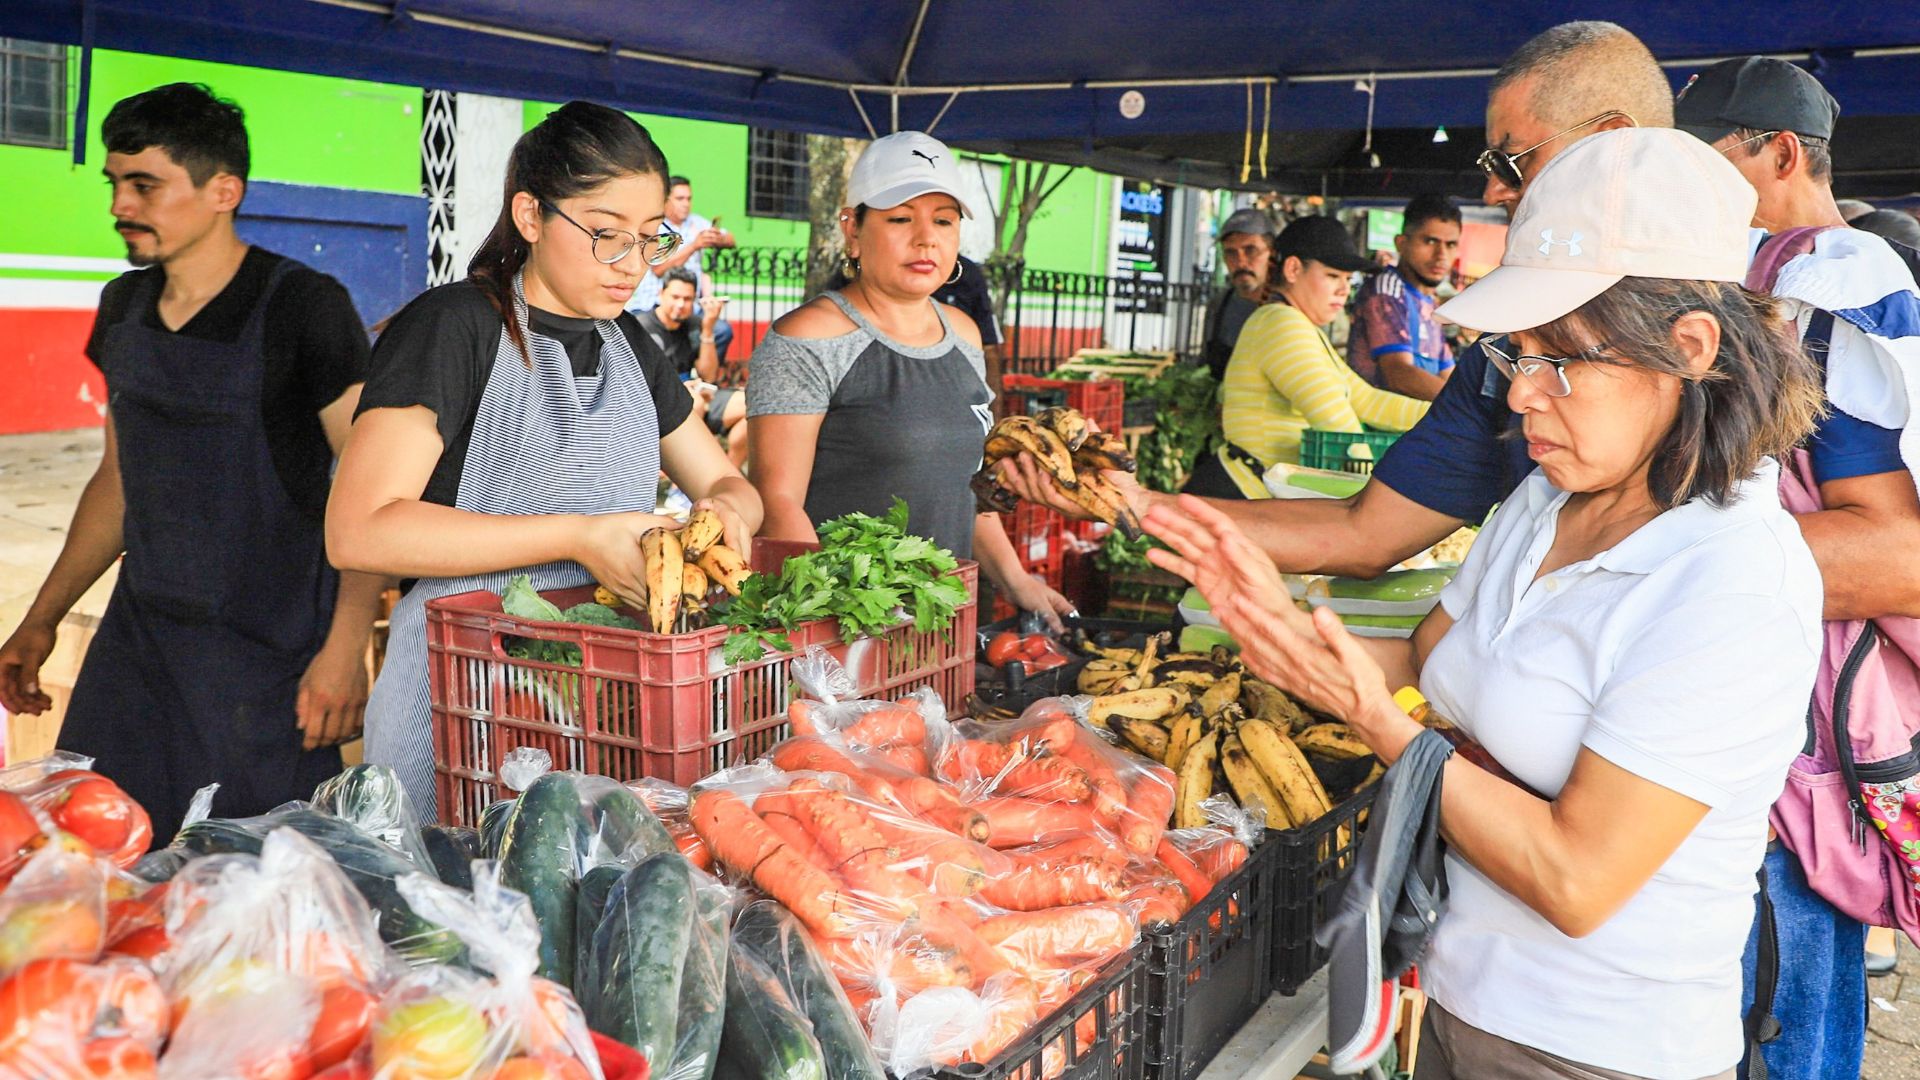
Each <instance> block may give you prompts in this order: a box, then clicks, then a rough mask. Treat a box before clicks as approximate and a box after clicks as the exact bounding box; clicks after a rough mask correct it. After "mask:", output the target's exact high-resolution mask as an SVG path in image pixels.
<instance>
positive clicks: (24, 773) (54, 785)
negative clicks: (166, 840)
mask: <svg viewBox="0 0 1920 1080" xmlns="http://www.w3.org/2000/svg"><path fill="white" fill-rule="evenodd" d="M92 764H93V759H92V758H88V757H83V756H81V755H79V754H72V753H68V752H66V751H64V750H63V751H56V752H54V753H52V754H49V755H48V756H46V757H43V758H35V759H33V760H31V761H24V762H21V763H19V764H17V765H13V766H11V767H9V768H7V769H4V770H0V790H3V791H6V792H8V793H10V794H11V795H13V796H17V797H19V798H20V799H22V800H24V801H25V802H26V803H27V804H28V805H29V806H31V807H32V808H33V809H34V810H35V811H36V812H37V814H36V816H37V818H38V819H39V824H40V826H41V828H42V830H43V831H48V830H52V829H58V830H61V831H63V832H66V833H68V834H71V835H72V836H75V837H77V838H79V839H80V840H82V841H84V842H85V843H86V844H87V846H88V847H91V848H92V849H93V850H94V851H97V852H99V853H100V855H101V856H102V857H103V858H106V859H109V860H111V861H112V862H113V864H114V865H115V866H118V867H120V868H121V869H126V868H128V867H131V866H133V865H134V864H135V863H136V862H138V861H139V860H140V857H141V856H143V855H145V854H146V853H147V849H148V848H149V847H151V846H152V845H153V823H152V822H151V821H150V820H149V819H148V817H147V811H146V809H145V808H144V807H142V806H141V805H140V804H139V803H137V802H135V801H133V798H132V797H131V796H129V795H128V794H127V793H126V792H124V791H122V790H121V789H120V786H119V785H118V784H115V783H114V782H113V781H112V780H109V779H107V778H106V777H104V776H101V775H100V774H99V773H97V772H94V771H92ZM3 816H4V815H0V817H3ZM15 817H16V823H17V825H18V827H19V829H20V830H22V831H24V830H25V828H26V827H27V824H26V822H25V821H21V820H18V816H17V815H16V816H15ZM15 850H17V845H16V846H15Z"/></svg>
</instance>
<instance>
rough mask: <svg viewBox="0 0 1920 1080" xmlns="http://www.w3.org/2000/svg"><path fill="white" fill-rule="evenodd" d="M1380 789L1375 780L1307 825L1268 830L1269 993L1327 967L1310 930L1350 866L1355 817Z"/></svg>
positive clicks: (1356, 846) (1355, 844)
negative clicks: (1270, 903)
mask: <svg viewBox="0 0 1920 1080" xmlns="http://www.w3.org/2000/svg"><path fill="white" fill-rule="evenodd" d="M1379 790H1380V785H1379V784H1377V783H1374V784H1368V785H1367V786H1366V787H1365V788H1362V789H1361V790H1360V791H1358V792H1355V793H1354V794H1352V795H1349V796H1348V797H1347V798H1346V800H1345V801H1343V802H1342V803H1341V804H1340V805H1338V806H1336V807H1334V808H1333V810H1332V811H1331V812H1329V813H1328V814H1327V815H1326V816H1325V817H1323V818H1321V819H1320V820H1319V821H1316V822H1314V823H1313V824H1311V825H1303V826H1301V827H1300V828H1297V829H1288V830H1286V831H1285V832H1271V831H1270V832H1268V833H1267V842H1266V843H1265V844H1263V845H1261V846H1262V847H1266V848H1273V849H1274V852H1273V856H1274V858H1273V862H1272V863H1271V864H1270V866H1271V868H1272V874H1273V893H1272V896H1273V982H1272V989H1273V992H1275V993H1280V994H1292V993H1294V992H1295V991H1297V990H1299V989H1300V987H1301V986H1302V985H1303V984H1305V983H1306V981H1307V980H1308V979H1310V978H1312V977H1313V973H1314V972H1316V971H1319V970H1320V969H1321V968H1322V967H1323V966H1325V965H1326V962H1327V950H1325V949H1323V948H1321V947H1320V946H1319V944H1317V943H1316V942H1315V941H1314V940H1313V932H1314V930H1315V929H1316V928H1317V927H1318V926H1319V925H1320V923H1321V921H1322V920H1323V919H1325V918H1326V914H1327V905H1328V904H1329V902H1331V901H1332V899H1333V897H1334V896H1335V895H1336V894H1337V893H1338V892H1339V887H1340V883H1341V882H1342V881H1345V880H1346V877H1347V874H1349V873H1350V872H1352V870H1353V863H1354V859H1355V858H1356V857H1357V856H1358V855H1359V853H1360V833H1361V820H1360V818H1361V815H1362V814H1363V813H1364V812H1365V811H1366V809H1367V808H1368V807H1370V806H1372V805H1373V796H1374V793H1375V792H1377V791H1379Z"/></svg>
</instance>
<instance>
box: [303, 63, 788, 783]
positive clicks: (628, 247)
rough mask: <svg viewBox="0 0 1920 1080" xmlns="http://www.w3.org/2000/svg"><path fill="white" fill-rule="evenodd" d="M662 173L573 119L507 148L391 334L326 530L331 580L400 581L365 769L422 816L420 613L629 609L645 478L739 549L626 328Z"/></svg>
mask: <svg viewBox="0 0 1920 1080" xmlns="http://www.w3.org/2000/svg"><path fill="white" fill-rule="evenodd" d="M666 179H667V162H666V159H665V157H664V156H663V155H662V154H661V152H660V150H659V148H658V147H657V146H655V145H654V142H653V140H652V138H650V137H649V136H648V134H647V131H646V129H645V128H643V127H641V126H640V125H639V124H637V123H635V122H634V121H633V119H632V118H630V117H628V116H627V115H626V114H625V113H622V112H619V111H617V110H614V109H610V108H606V107H604V106H601V105H594V104H591V103H588V102H584V101H575V102H570V103H568V104H567V105H564V106H562V107H561V108H560V109H558V110H557V111H555V112H554V113H553V114H551V115H550V116H548V117H547V118H546V119H545V120H543V121H541V122H540V123H539V124H538V125H537V126H535V127H534V128H533V129H532V130H531V131H528V132H527V133H526V134H525V135H523V136H521V138H520V141H519V142H518V143H516V144H515V145H514V148H513V154H512V157H511V158H510V159H509V161H508V164H507V182H506V190H505V195H504V199H503V201H502V205H501V207H500V216H499V218H498V220H496V221H495V223H494V226H493V231H492V232H491V233H490V234H488V236H487V239H486V242H485V243H484V244H483V245H482V246H481V248H480V250H479V251H478V252H477V253H476V254H475V255H474V257H473V261H472V263H471V264H470V265H469V267H468V273H467V277H466V278H465V279H464V280H462V281H458V282H455V283H453V284H451V285H443V286H440V287H439V288H435V289H430V290H428V291H427V292H425V293H423V294H421V295H420V296H419V297H417V298H415V299H414V301H413V302H412V303H410V304H408V305H407V306H406V308H405V309H403V310H402V311H401V312H400V313H399V314H398V315H396V316H394V318H393V319H392V321H391V323H390V324H389V325H388V326H387V328H386V330H385V331H384V332H383V333H382V334H381V335H380V340H379V341H378V343H377V344H376V345H375V347H374V351H373V372H372V374H371V376H370V377H369V378H368V380H367V389H366V392H364V393H363V394H362V395H361V398H360V413H359V417H358V419H357V420H356V421H355V424H354V429H353V436H352V438H351V440H350V441H349V443H348V445H347V449H346V452H345V454H344V455H343V456H342V458H341V462H340V472H339V475H338V477H337V478H336V479H335V481H334V487H333V498H332V502H331V503H330V505H329V506H328V510H327V547H328V555H329V557H330V558H331V559H332V560H333V562H334V563H335V564H336V565H338V566H342V567H348V568H352V569H356V570H366V571H371V572H374V573H381V574H389V575H392V576H394V577H397V578H401V579H405V580H407V581H409V582H410V585H409V586H408V588H407V590H406V594H405V597H404V598H403V599H402V601H401V603H400V606H399V608H398V609H397V610H396V611H395V612H394V615H393V620H392V623H391V630H390V637H389V641H388V646H387V659H386V666H385V668H384V669H383V670H382V672H381V674H380V679H379V681H378V682H377V683H376V684H375V685H374V688H373V695H372V698H371V700H370V701H369V702H368V706H367V724H366V730H367V759H368V760H369V761H371V762H376V763H380V764H386V765H391V766H393V767H394V768H395V769H396V770H397V771H398V772H399V775H400V777H401V780H402V781H403V782H404V783H405V785H406V788H407V791H408V793H409V794H410V795H411V796H412V797H413V799H414V801H415V803H416V804H417V805H418V806H419V807H420V809H421V812H422V813H423V814H425V815H426V816H427V817H428V819H429V820H431V819H432V817H433V814H434V784H433V751H432V742H431V735H430V729H429V719H428V703H427V652H426V642H425V610H424V609H425V604H426V602H427V601H428V600H430V599H433V598H436V597H441V596H447V595H451V594H455V593H461V592H469V591H472V590H475V589H490V590H493V591H495V592H498V591H500V590H501V589H503V588H504V587H505V586H506V585H507V584H508V583H509V582H510V581H512V579H513V578H514V577H515V576H517V575H520V574H528V575H530V576H531V577H532V579H533V584H534V587H535V588H538V589H556V588H564V587H567V586H572V585H581V584H585V583H587V582H589V581H598V582H600V583H602V584H604V585H606V586H607V587H608V588H610V589H612V590H613V591H614V592H616V593H618V594H619V595H620V596H622V597H623V598H625V599H627V600H628V601H629V602H636V601H641V600H642V598H643V597H644V595H645V592H644V585H643V581H644V578H645V567H644V564H643V560H642V558H641V555H640V544H639V540H640V536H641V534H642V533H644V532H646V531H647V530H648V529H650V528H653V527H655V526H663V525H671V524H673V523H672V521H671V519H668V518H665V517H662V516H659V515H657V514H655V513H654V500H655V498H656V496H657V494H658V491H659V479H660V473H661V472H662V471H663V470H664V471H665V472H666V474H667V476H668V477H669V478H670V479H672V480H673V482H674V483H675V484H677V485H678V486H679V487H680V488H681V490H683V491H685V492H686V493H687V494H688V495H690V496H692V497H693V498H695V499H696V500H698V502H697V503H696V504H695V505H696V506H705V507H711V508H712V509H714V510H715V511H716V512H717V513H719V515H720V517H721V519H722V520H723V521H724V522H725V523H726V532H727V542H728V543H729V544H730V545H733V546H736V547H738V549H739V550H740V551H742V552H745V551H746V550H747V544H748V543H749V538H750V537H751V536H752V535H753V533H754V532H755V531H756V530H757V529H758V528H759V526H760V516H761V508H760V497H759V495H758V494H757V493H756V492H755V491H754V489H753V487H752V485H750V484H748V483H747V482H746V480H745V479H743V478H742V477H741V475H740V472H739V470H738V469H736V468H735V467H734V466H733V464H732V463H731V462H729V461H728V460H727V455H726V452H725V451H724V450H722V449H721V448H720V444H719V443H718V442H716V441H715V440H714V438H713V436H712V434H710V433H709V432H708V431H707V426H706V424H705V423H704V422H703V421H702V420H701V418H699V417H696V416H693V415H692V413H693V401H692V398H691V396H690V395H689V394H688V393H687V391H686V389H685V387H684V386H683V385H682V383H681V382H680V379H679V376H678V374H677V373H676V372H675V371H674V368H673V365H672V363H671V362H670V361H669V360H668V359H667V358H666V356H665V355H664V354H662V353H661V352H660V351H659V350H658V349H657V348H656V347H655V346H654V345H653V344H652V342H651V341H650V340H649V339H648V338H647V336H646V334H645V332H644V331H643V330H642V329H641V328H640V326H639V325H638V323H637V322H636V321H635V319H634V317H633V316H632V315H630V314H627V313H626V312H625V311H624V308H625V306H626V304H627V300H628V298H630V297H631V296H632V295H633V291H634V287H635V285H636V284H637V283H638V281H639V279H640V277H641V275H643V274H645V273H646V272H647V266H648V265H649V264H652V263H658V262H659V261H660V260H662V259H664V258H665V257H666V256H667V254H668V253H669V252H670V251H672V249H673V247H674V246H675V245H676V244H677V243H678V241H679V237H678V236H676V235H675V234H674V233H673V232H672V231H671V230H669V229H668V228H667V227H666V225H665V206H666Z"/></svg>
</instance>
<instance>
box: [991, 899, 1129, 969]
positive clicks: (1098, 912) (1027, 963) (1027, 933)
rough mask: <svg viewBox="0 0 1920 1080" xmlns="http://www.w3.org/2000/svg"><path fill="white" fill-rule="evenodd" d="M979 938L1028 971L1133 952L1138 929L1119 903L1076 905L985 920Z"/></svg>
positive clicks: (1012, 913) (1010, 914)
mask: <svg viewBox="0 0 1920 1080" xmlns="http://www.w3.org/2000/svg"><path fill="white" fill-rule="evenodd" d="M978 933H979V935H980V939H981V940H982V941H985V942H986V943H987V944H989V945H992V946H995V947H996V948H998V949H1000V951H1001V952H1003V953H1005V954H1007V955H1008V956H1009V958H1016V957H1017V958H1018V959H1019V960H1020V961H1022V966H1023V967H1027V968H1036V967H1037V968H1046V967H1057V966H1059V965H1060V964H1062V963H1078V962H1082V961H1088V960H1100V959H1104V958H1106V957H1109V956H1115V955H1117V954H1119V953H1123V952H1125V951H1127V950H1128V949H1130V948H1132V947H1133V943H1134V941H1135V940H1136V939H1137V937H1138V928H1137V927H1136V926H1135V923H1134V920H1133V916H1132V915H1131V914H1129V913H1128V911H1127V909H1126V908H1125V907H1122V906H1121V905H1119V904H1076V905H1073V906H1071V907H1057V908H1051V909H1049V910H1046V911H1020V912H1011V913H1009V914H1006V915H996V916H994V917H993V918H991V919H986V920H983V921H982V922H981V923H980V928H979V930H978Z"/></svg>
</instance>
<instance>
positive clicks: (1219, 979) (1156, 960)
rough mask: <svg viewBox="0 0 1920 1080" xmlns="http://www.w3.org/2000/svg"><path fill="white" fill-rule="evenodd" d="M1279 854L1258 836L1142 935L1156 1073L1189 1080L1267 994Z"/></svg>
mask: <svg viewBox="0 0 1920 1080" xmlns="http://www.w3.org/2000/svg"><path fill="white" fill-rule="evenodd" d="M1270 839H1271V834H1269V840H1270ZM1278 854H1279V848H1278V846H1276V845H1275V844H1273V843H1271V842H1267V843H1262V844H1261V845H1260V846H1259V847H1257V848H1255V849H1254V850H1253V851H1252V852H1251V853H1250V854H1249V855H1248V857H1247V862H1246V865H1244V866H1242V867H1241V868H1240V869H1238V870H1235V871H1234V872H1233V873H1232V874H1229V875H1228V876H1227V877H1226V878H1225V879H1224V880H1222V881H1221V882H1220V883H1219V884H1217V885H1215V886H1214V887H1213V889H1212V890H1211V891H1210V892H1208V893H1207V896H1206V898H1205V899H1204V900H1202V901H1200V903H1198V904H1195V905H1194V907H1193V910H1192V911H1189V912H1187V914H1186V917H1184V918H1182V919H1181V920H1180V921H1179V922H1177V923H1175V924H1173V925H1172V926H1171V927H1168V928H1167V929H1165V930H1161V931H1150V932H1149V933H1148V934H1147V1067H1148V1069H1149V1070H1150V1071H1151V1072H1152V1073H1153V1075H1154V1076H1156V1077H1159V1078H1160V1080H1193V1077H1195V1076H1198V1075H1199V1074H1200V1071H1201V1070H1202V1069H1205V1068H1206V1067H1207V1064H1208V1063H1209V1062H1211V1061H1212V1060H1213V1059H1214V1057H1215V1055H1217V1054H1219V1053H1220V1050H1221V1048H1222V1047H1224V1046H1226V1045H1227V1042H1228V1041H1229V1040H1231V1039H1232V1038H1233V1036H1234V1034H1235V1033H1236V1032H1238V1031H1239V1030H1240V1028H1241V1027H1242V1026H1243V1025H1244V1024H1246V1022H1247V1021H1248V1020H1250V1019H1252V1018H1253V1014H1254V1013H1256V1012H1258V1011H1260V1005H1261V1003H1262V1002H1264V1001H1266V1000H1267V994H1268V993H1269V989H1268V986H1269V982H1270V980H1271V977H1272V976H1271V969H1272V964H1273V943H1272V935H1273V916H1274V909H1273V864H1274V860H1275V858H1276V857H1277V855H1278Z"/></svg>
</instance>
